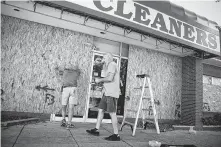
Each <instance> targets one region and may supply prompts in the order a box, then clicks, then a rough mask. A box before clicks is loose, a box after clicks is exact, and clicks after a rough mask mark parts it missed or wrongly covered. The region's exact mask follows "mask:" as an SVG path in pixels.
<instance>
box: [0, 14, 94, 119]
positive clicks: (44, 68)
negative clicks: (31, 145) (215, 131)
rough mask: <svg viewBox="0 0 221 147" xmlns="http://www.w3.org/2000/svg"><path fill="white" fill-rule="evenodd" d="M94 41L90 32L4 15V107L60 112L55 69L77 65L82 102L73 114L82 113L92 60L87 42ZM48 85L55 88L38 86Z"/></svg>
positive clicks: (7, 108)
mask: <svg viewBox="0 0 221 147" xmlns="http://www.w3.org/2000/svg"><path fill="white" fill-rule="evenodd" d="M92 42H93V37H92V36H89V35H85V34H81V33H77V32H73V31H69V30H65V29H61V28H55V27H52V26H47V25H43V24H38V23H34V22H30V21H26V20H21V19H17V18H13V17H8V16H4V15H2V16H1V89H2V90H3V92H4V93H3V95H2V110H3V111H20V112H40V113H42V112H44V113H57V112H58V111H60V83H59V78H58V77H57V76H56V74H55V70H54V69H55V68H56V67H59V68H64V66H65V65H77V64H78V65H79V68H80V70H81V75H80V78H79V81H78V84H79V89H78V93H79V105H78V106H77V107H76V109H75V111H74V113H75V114H77V115H83V113H84V108H85V101H86V98H87V94H88V92H87V91H88V84H89V72H90V69H91V68H90V67H91V60H92V59H91V58H92V53H91V46H90V45H88V44H85V43H92ZM46 85H47V86H48V87H49V88H52V89H54V90H55V91H52V90H48V91H44V90H42V89H41V90H37V89H36V86H41V87H44V86H46ZM46 96H47V97H48V99H46ZM53 98H54V102H53Z"/></svg>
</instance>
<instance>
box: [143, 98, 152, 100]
mask: <svg viewBox="0 0 221 147" xmlns="http://www.w3.org/2000/svg"><path fill="white" fill-rule="evenodd" d="M142 99H143V100H151V98H150V97H143V98H142Z"/></svg>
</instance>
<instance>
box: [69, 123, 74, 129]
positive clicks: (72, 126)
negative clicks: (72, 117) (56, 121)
mask: <svg viewBox="0 0 221 147" xmlns="http://www.w3.org/2000/svg"><path fill="white" fill-rule="evenodd" d="M70 128H75V126H74V125H73V124H67V129H70Z"/></svg>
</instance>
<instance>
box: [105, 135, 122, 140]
mask: <svg viewBox="0 0 221 147" xmlns="http://www.w3.org/2000/svg"><path fill="white" fill-rule="evenodd" d="M104 139H105V140H108V141H120V136H119V135H118V134H113V135H111V136H109V137H105V138H104Z"/></svg>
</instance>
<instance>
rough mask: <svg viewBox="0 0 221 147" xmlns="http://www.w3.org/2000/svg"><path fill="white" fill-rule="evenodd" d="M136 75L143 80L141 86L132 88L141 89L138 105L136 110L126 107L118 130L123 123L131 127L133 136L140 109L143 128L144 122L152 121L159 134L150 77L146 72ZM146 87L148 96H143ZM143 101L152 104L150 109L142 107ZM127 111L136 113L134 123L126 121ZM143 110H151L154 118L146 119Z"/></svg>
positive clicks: (121, 127)
mask: <svg viewBox="0 0 221 147" xmlns="http://www.w3.org/2000/svg"><path fill="white" fill-rule="evenodd" d="M136 77H137V78H138V79H139V80H143V82H142V83H143V84H142V86H140V87H137V88H134V90H140V91H141V94H140V95H139V96H140V98H139V106H138V108H137V110H131V109H127V108H126V110H125V114H124V117H123V121H122V124H121V126H120V130H121V131H122V129H123V126H124V125H130V127H131V129H132V132H133V133H132V136H135V132H136V129H137V122H138V118H139V114H140V110H141V112H142V120H143V128H144V124H145V122H149V123H154V125H155V128H156V131H157V134H160V129H159V125H158V118H157V112H156V107H155V103H154V98H153V91H152V86H151V82H150V77H149V76H148V75H147V74H142V75H137V76H136ZM146 83H148V86H147V85H146ZM146 89H149V94H150V97H146V96H144V93H145V90H146ZM144 102H150V105H151V106H152V109H149V108H148V109H145V108H143V103H144ZM129 111H130V112H134V113H136V118H135V123H134V124H133V123H131V122H129V121H126V118H127V113H128V112H129ZM144 111H152V112H153V118H154V120H153V121H150V120H147V119H146V118H145V115H144Z"/></svg>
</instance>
